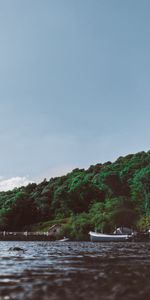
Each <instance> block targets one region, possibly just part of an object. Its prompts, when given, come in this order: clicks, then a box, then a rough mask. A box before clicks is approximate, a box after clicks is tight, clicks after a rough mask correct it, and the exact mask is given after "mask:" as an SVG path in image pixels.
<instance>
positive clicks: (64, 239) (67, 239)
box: [59, 236, 69, 242]
mask: <svg viewBox="0 0 150 300" xmlns="http://www.w3.org/2000/svg"><path fill="white" fill-rule="evenodd" d="M68 241H69V238H66V237H65V236H64V238H63V239H61V240H59V242H68Z"/></svg>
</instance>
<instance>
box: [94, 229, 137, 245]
mask: <svg viewBox="0 0 150 300" xmlns="http://www.w3.org/2000/svg"><path fill="white" fill-rule="evenodd" d="M89 235H90V239H91V241H92V242H126V241H129V240H130V239H131V238H132V235H128V234H104V233H98V232H93V231H90V232H89Z"/></svg>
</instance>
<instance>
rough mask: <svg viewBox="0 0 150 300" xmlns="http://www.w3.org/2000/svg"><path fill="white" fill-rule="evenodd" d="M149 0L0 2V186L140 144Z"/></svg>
mask: <svg viewBox="0 0 150 300" xmlns="http://www.w3.org/2000/svg"><path fill="white" fill-rule="evenodd" d="M149 37H150V1H149V0H142V1H141V0H126V1H123V0H76V1H74V0H13V1H12V0H0V190H8V189H12V188H13V187H15V186H21V185H26V184H27V183H28V182H40V181H42V180H43V179H44V178H47V179H49V178H51V177H55V176H59V175H63V174H66V173H67V172H69V171H71V170H72V169H74V168H88V167H89V166H90V165H93V164H96V163H99V162H105V161H114V160H116V159H117V158H118V157H119V156H124V155H126V154H129V153H135V152H138V151H143V150H144V151H148V150H149V149H150V147H149V141H150V130H149V129H150V117H149V116H150V38H149Z"/></svg>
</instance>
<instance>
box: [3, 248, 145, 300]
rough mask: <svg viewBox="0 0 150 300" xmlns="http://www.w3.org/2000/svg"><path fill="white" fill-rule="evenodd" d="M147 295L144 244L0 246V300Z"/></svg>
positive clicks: (112, 298)
mask: <svg viewBox="0 0 150 300" xmlns="http://www.w3.org/2000/svg"><path fill="white" fill-rule="evenodd" d="M14 247H19V248H21V249H22V250H19V249H18V250H15V249H14ZM149 295H150V243H149V242H147V243H91V242H64V243H63V242H0V300H9V299H15V300H29V299H30V300H31V299H36V300H48V299H51V300H59V299H77V300H78V299H90V298H91V299H92V300H98V299H101V300H103V299H104V300H119V299H121V300H132V299H136V300H138V299H139V300H140V299H145V300H148V299H149Z"/></svg>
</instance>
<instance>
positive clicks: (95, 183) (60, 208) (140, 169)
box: [0, 151, 150, 238]
mask: <svg viewBox="0 0 150 300" xmlns="http://www.w3.org/2000/svg"><path fill="white" fill-rule="evenodd" d="M50 220H56V221H57V220H65V222H63V226H62V234H64V235H69V236H71V237H72V238H82V237H83V236H84V235H85V234H87V232H88V231H89V230H90V229H92V230H94V229H96V230H100V231H105V232H111V231H112V230H114V228H115V227H116V226H128V227H139V228H140V229H148V228H150V151H148V152H147V153H146V152H139V153H137V154H130V155H127V156H125V157H119V158H118V159H117V160H116V161H115V162H113V163H111V162H106V163H104V164H101V163H98V164H97V165H92V166H90V167H89V168H88V169H87V170H84V169H74V170H73V171H72V172H71V173H68V174H67V175H65V176H61V177H56V178H51V179H50V180H46V179H44V181H43V182H41V183H40V184H36V183H32V184H29V185H27V186H26V187H21V188H15V189H14V190H12V191H8V192H1V193H0V230H1V231H2V230H8V231H21V230H25V229H28V228H32V227H31V226H32V224H35V223H42V222H45V221H50Z"/></svg>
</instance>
